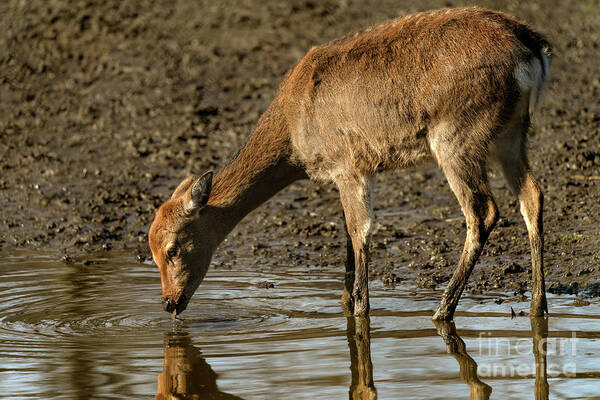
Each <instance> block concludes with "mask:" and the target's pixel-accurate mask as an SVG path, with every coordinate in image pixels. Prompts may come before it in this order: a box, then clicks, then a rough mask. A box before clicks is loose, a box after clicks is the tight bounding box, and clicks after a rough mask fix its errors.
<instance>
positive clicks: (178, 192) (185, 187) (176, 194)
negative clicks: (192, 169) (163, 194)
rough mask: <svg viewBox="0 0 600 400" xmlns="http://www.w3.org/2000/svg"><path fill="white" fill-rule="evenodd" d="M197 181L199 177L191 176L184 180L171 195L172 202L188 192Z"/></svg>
mask: <svg viewBox="0 0 600 400" xmlns="http://www.w3.org/2000/svg"><path fill="white" fill-rule="evenodd" d="M196 179H198V175H190V176H188V177H187V178H185V179H184V180H182V181H181V183H180V184H179V186H177V188H176V189H175V191H174V192H173V194H172V195H171V200H173V199H176V198H178V197H180V196H182V195H183V194H184V193H185V192H186V190H188V189H189V187H190V185H191V184H192V183H194V181H196Z"/></svg>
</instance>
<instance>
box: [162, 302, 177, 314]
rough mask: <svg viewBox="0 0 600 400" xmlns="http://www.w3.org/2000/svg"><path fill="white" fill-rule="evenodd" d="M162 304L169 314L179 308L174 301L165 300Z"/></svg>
mask: <svg viewBox="0 0 600 400" xmlns="http://www.w3.org/2000/svg"><path fill="white" fill-rule="evenodd" d="M162 303H163V308H164V310H165V311H166V312H168V313H171V312H173V310H174V309H175V307H176V306H177V304H175V302H174V301H171V299H163V301H162Z"/></svg>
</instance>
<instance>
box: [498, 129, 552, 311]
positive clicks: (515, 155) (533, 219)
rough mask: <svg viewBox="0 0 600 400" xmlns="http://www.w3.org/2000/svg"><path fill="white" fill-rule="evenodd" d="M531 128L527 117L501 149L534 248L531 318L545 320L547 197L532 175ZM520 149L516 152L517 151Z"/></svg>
mask: <svg viewBox="0 0 600 400" xmlns="http://www.w3.org/2000/svg"><path fill="white" fill-rule="evenodd" d="M528 128H529V119H528V118H527V117H525V120H524V121H521V122H520V125H519V126H517V127H515V128H513V132H515V133H514V134H513V135H512V136H508V135H507V136H505V137H504V139H503V141H502V142H501V143H500V144H499V145H498V146H499V147H501V148H500V149H499V151H498V155H497V157H498V159H499V161H500V166H501V167H502V172H503V174H504V178H505V179H506V181H507V183H508V186H509V187H510V190H511V191H512V192H513V193H514V194H516V195H517V196H518V197H519V203H520V209H521V215H523V219H524V220H525V225H527V233H528V235H529V244H530V246H531V307H530V315H531V316H543V315H544V312H545V313H548V305H547V302H546V287H545V283H544V258H543V247H544V240H543V237H544V236H543V235H544V227H543V223H542V219H543V203H544V195H543V193H542V191H541V189H540V187H539V185H538V184H537V182H536V180H535V178H534V177H533V175H532V174H531V172H530V170H529V166H528V162H527V157H526V149H525V140H524V137H525V134H526V133H527V130H528ZM515 148H516V149H517V151H515V150H514V149H515Z"/></svg>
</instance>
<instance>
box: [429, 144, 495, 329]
mask: <svg viewBox="0 0 600 400" xmlns="http://www.w3.org/2000/svg"><path fill="white" fill-rule="evenodd" d="M448 154H451V152H448ZM438 161H439V162H440V164H441V166H442V169H443V171H444V173H445V175H446V178H447V179H448V183H449V184H450V187H451V188H452V191H453V192H454V194H455V195H456V197H457V199H458V201H459V203H460V205H461V208H462V211H463V214H464V215H465V219H466V223H467V237H466V239H465V245H464V248H463V252H462V255H461V257H460V261H459V262H458V267H457V268H456V270H455V271H454V275H452V279H451V280H450V282H449V283H448V286H447V287H446V290H445V291H444V294H443V296H442V300H441V301H440V305H439V307H438V309H437V311H436V313H435V314H434V316H433V319H434V320H438V321H441V320H445V321H449V320H452V318H453V317H454V310H455V309H456V306H457V305H458V301H459V300H460V296H461V295H462V292H463V290H464V289H465V286H466V285H467V280H468V279H469V275H470V274H471V271H472V270H473V267H474V266H475V263H476V262H477V259H478V258H479V255H480V254H481V251H482V250H483V246H484V244H485V242H486V240H487V238H488V236H489V234H490V232H491V231H492V229H493V228H494V225H495V224H496V222H497V221H498V208H497V207H496V203H495V202H494V199H493V197H492V195H491V192H490V190H489V186H488V183H487V176H486V171H485V164H484V163H472V160H471V162H470V163H467V162H465V160H456V159H452V162H446V163H444V162H443V159H442V160H440V158H439V157H438ZM457 161H458V162H457ZM467 166H468V168H467Z"/></svg>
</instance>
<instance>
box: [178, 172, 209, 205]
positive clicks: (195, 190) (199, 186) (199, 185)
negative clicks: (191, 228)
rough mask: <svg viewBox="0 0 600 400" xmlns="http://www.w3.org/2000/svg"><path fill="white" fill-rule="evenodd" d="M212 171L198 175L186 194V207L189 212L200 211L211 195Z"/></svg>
mask: <svg viewBox="0 0 600 400" xmlns="http://www.w3.org/2000/svg"><path fill="white" fill-rule="evenodd" d="M212 178H213V173H212V171H208V172H206V173H204V175H202V176H201V177H199V178H198V177H196V178H195V179H194V180H193V182H192V183H191V185H190V186H189V188H188V189H187V191H186V195H185V196H184V202H185V209H186V211H187V212H188V213H189V214H195V213H196V212H198V211H200V209H202V208H203V207H204V206H205V205H206V203H207V202H208V198H209V196H210V189H211V188H212Z"/></svg>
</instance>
